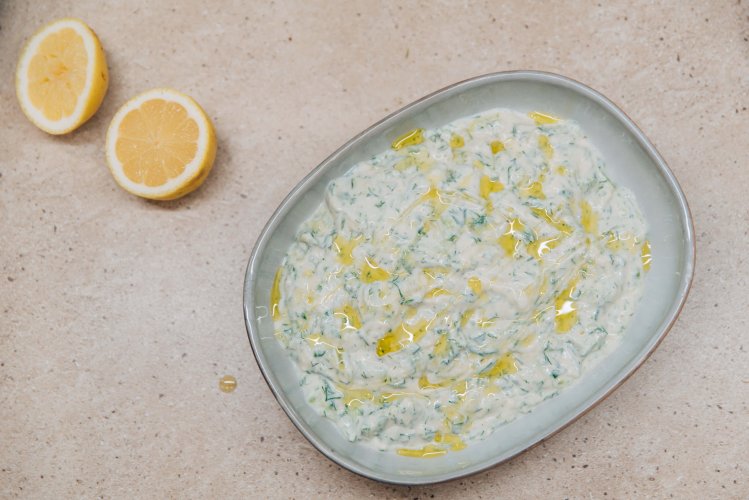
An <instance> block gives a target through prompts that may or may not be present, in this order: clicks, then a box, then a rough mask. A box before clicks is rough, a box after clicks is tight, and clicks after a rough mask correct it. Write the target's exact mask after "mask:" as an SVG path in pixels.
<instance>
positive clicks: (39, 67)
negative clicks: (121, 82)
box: [16, 18, 109, 135]
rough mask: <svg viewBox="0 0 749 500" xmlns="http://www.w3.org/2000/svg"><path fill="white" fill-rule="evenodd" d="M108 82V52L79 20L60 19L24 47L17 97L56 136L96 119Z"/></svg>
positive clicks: (36, 121) (38, 123)
mask: <svg viewBox="0 0 749 500" xmlns="http://www.w3.org/2000/svg"><path fill="white" fill-rule="evenodd" d="M108 83H109V73H108V70H107V61H106V59H105V58H104V49H102V47H101V43H99V39H98V38H97V37H96V34H95V33H94V32H93V31H92V30H91V28H89V27H88V26H86V24H85V23H84V22H83V21H80V20H78V19H71V18H66V19H58V20H57V21H53V22H51V23H49V24H47V25H46V26H44V27H43V28H42V29H40V30H39V31H38V32H37V33H36V34H35V35H34V36H32V37H31V39H30V40H29V42H28V43H27V44H26V47H24V49H23V51H22V52H21V57H20V59H19V60H18V67H17V69H16V95H17V97H18V102H19V103H20V105H21V109H22V110H23V112H24V114H25V115H26V116H27V117H28V119H29V120H31V122H32V123H33V124H34V125H36V126H37V127H39V128H40V129H42V130H44V131H45V132H48V133H50V134H56V135H57V134H65V133H68V132H70V131H72V130H75V129H76V128H78V127H80V126H81V125H82V124H83V123H85V122H86V120H88V119H89V118H91V117H92V116H93V114H94V113H96V110H97V109H99V106H100V105H101V101H102V100H103V99H104V94H106V93H107V85H108Z"/></svg>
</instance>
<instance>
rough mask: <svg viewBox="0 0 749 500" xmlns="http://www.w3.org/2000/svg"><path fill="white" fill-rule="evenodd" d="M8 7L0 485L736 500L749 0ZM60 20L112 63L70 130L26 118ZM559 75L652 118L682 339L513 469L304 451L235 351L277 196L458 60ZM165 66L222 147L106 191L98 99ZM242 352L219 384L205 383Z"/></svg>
mask: <svg viewBox="0 0 749 500" xmlns="http://www.w3.org/2000/svg"><path fill="white" fill-rule="evenodd" d="M651 3H653V2H650V1H641V2H600V3H598V2H549V3H545V2H539V1H532V2H525V1H520V0H518V1H507V2H494V3H486V2H482V3H468V2H422V3H418V2H391V3H389V4H388V5H387V6H382V7H376V6H375V3H374V2H367V1H361V2H350V1H348V2H343V1H342V2H336V3H333V2H323V1H320V2H315V3H312V2H298V3H286V2H275V3H274V2H270V3H269V4H266V3H265V2H262V3H261V2H256V3H254V4H249V3H247V4H246V5H245V4H244V3H243V2H229V1H222V2H205V1H198V0H186V1H182V2H174V3H173V4H167V3H161V2H154V1H148V0H130V1H127V2H124V1H123V2H111V3H110V4H108V5H104V4H102V3H101V2H99V1H79V2H73V1H56V2H52V1H49V2H47V1H34V2H16V1H12V0H5V1H2V2H0V76H1V77H2V78H0V311H2V314H1V315H0V495H2V496H3V497H16V496H19V497H59V496H83V497H94V496H104V497H130V496H144V497H145V496H148V497H160V498H164V497H175V496H180V497H182V496H184V497H217V498H218V497H238V496H249V495H251V494H253V495H257V496H260V497H265V496H273V497H296V498H309V497H313V496H318V497H322V496H336V497H341V498H347V497H360V496H370V495H371V496H378V497H396V498H400V497H404V498H416V497H418V498H432V497H433V498H445V497H450V496H471V497H481V498H496V497H503V496H507V497H513V498H522V497H533V496H546V497H554V498H561V497H579V498H582V497H585V498H589V497H592V498H604V497H608V498H617V497H619V498H621V497H636V496H639V497H644V496H651V495H655V496H669V495H673V496H676V497H682V498H683V497H696V496H703V497H734V498H738V497H745V496H746V495H748V494H749V479H747V476H748V475H749V452H747V443H749V410H748V409H747V400H748V399H749V354H748V351H749V338H748V334H747V331H748V330H749V325H748V324H747V311H749V299H748V298H747V294H746V288H747V279H748V278H749V263H748V262H747V254H746V251H747V248H749V236H747V229H748V228H749V197H747V192H746V190H747V186H749V169H748V168H747V167H748V166H747V160H748V159H749V126H747V122H748V121H749V111H747V106H749V98H748V95H749V41H747V40H748V37H749V5H748V4H749V2H748V1H747V0H744V1H743V2H742V1H741V0H738V1H737V0H725V1H704V2H696V1H691V2H688V1H678V0H674V1H670V2H658V3H659V5H657V6H655V5H651ZM71 15H72V16H77V17H80V18H82V19H84V20H85V21H86V22H87V23H89V24H90V25H91V26H92V27H93V29H94V30H96V32H97V33H98V34H99V36H100V38H101V40H102V43H103V45H104V48H105V51H106V53H107V57H108V62H109V66H110V72H111V85H110V89H109V93H108V95H107V97H106V99H105V102H104V104H103V106H102V108H101V109H100V110H99V112H98V113H97V115H96V116H95V117H94V118H93V119H92V120H91V121H90V122H89V123H87V124H86V125H84V126H83V127H82V128H81V129H79V130H78V131H76V132H75V133H73V134H71V135H69V136H66V137H52V136H48V135H46V134H44V133H43V132H41V131H39V130H37V129H36V128H34V127H33V126H32V125H31V124H30V123H29V122H28V121H26V119H25V118H24V117H23V115H22V114H21V112H20V110H19V108H18V105H17V103H16V99H15V92H14V89H13V73H14V71H15V63H16V58H17V56H18V53H19V51H20V49H21V47H22V44H23V42H24V40H25V39H26V38H27V37H28V36H30V35H31V34H32V33H33V32H34V31H35V30H36V29H37V28H38V27H39V26H40V25H41V24H43V23H45V22H47V21H50V20H52V19H55V18H58V17H62V16H71ZM508 69H540V70H548V71H554V72H559V73H562V74H565V75H567V76H570V77H572V78H575V79H578V80H580V81H582V82H584V83H587V84H588V85H591V86H592V87H594V88H596V89H598V90H600V91H601V92H603V93H604V94H606V95H607V96H608V97H610V98H611V99H612V100H614V101H615V102H616V103H618V104H619V105H620V106H621V107H622V108H623V109H624V110H625V111H626V112H627V113H628V114H629V115H630V116H631V117H632V118H633V119H634V120H635V121H636V122H638V123H639V124H640V126H641V127H642V128H643V130H644V131H645V132H646V133H647V134H648V135H649V136H650V137H651V139H652V140H653V142H654V143H655V144H656V145H657V147H658V148H659V149H660V151H661V153H662V154H663V156H664V157H665V158H666V160H667V161H668V162H669V164H670V166H671V168H672V169H673V171H674V172H675V173H676V175H677V177H678V178H679V180H680V182H681V184H682V187H683V188H684V191H685V192H686V195H687V198H688V199H689V201H690V203H691V208H692V211H693V214H694V218H695V227H696V234H697V237H698V240H697V247H698V252H697V253H698V266H697V274H696V278H695V281H694V287H693V289H692V293H691V296H690V298H689V300H688V302H687V305H686V308H685V310H684V312H683V314H682V315H681V317H680V319H679V321H678V322H677V324H676V326H675V327H674V328H673V330H672V332H671V334H670V335H669V336H668V337H667V338H666V339H665V341H664V342H663V344H662V345H661V347H660V348H659V349H658V351H657V352H656V353H655V355H653V357H652V358H650V360H649V361H648V362H647V363H645V365H644V366H643V367H642V368H641V369H640V370H639V371H638V372H637V373H636V374H635V375H634V376H633V377H632V378H631V379H630V380H629V381H628V382H627V383H626V384H624V386H622V387H621V388H620V389H619V390H618V391H617V392H616V393H614V395H612V396H611V397H610V398H608V399H607V400H606V401H605V402H603V403H602V404H601V405H600V406H598V407H597V408H595V409H594V410H593V411H591V412H590V413H588V414H587V415H586V416H585V417H583V418H582V419H580V420H579V421H578V422H577V423H575V424H574V425H572V426H571V427H569V428H568V429H566V430H565V431H563V432H561V433H560V434H558V435H556V436H554V437H553V438H551V439H549V440H548V441H547V442H545V443H543V444H542V445H541V446H538V447H536V448H535V449H533V450H531V451H529V452H527V453H525V454H523V455H521V456H519V457H517V458H516V459H514V460H512V461H511V462H509V463H506V464H504V465H501V466H499V467H495V468H493V469H491V470H489V471H487V472H484V473H482V474H479V475H476V476H473V477H470V478H467V479H464V480H460V481H455V482H452V483H448V484H443V485H438V486H434V487H424V488H396V487H391V486H386V485H380V484H377V483H374V482H371V481H369V480H365V479H362V478H360V477H358V476H355V475H353V474H351V473H349V472H347V471H345V470H342V469H340V468H339V467H337V466H335V465H333V464H332V463H330V462H329V461H328V460H326V459H324V458H323V457H322V456H321V455H320V454H318V453H317V452H316V451H315V450H314V449H313V448H312V447H311V446H310V445H309V444H308V443H307V442H306V441H305V440H304V438H303V437H302V436H301V434H299V433H298V432H297V431H296V430H295V428H294V427H293V426H292V424H291V423H290V421H289V420H288V419H287V418H286V417H285V416H284V414H283V412H282V411H281V409H280V407H279V406H278V404H277V403H276V402H275V400H274V399H273V396H272V395H271V393H270V391H269V390H268V388H267V387H266V385H265V382H264V381H263V379H262V377H261V375H260V373H259V371H258V368H257V365H256V364H255V361H254V359H253V357H252V354H251V351H250V346H249V344H248V342H247V338H246V334H245V329H244V323H243V319H242V280H243V275H244V270H245V265H246V262H247V259H248V257H249V255H250V251H251V249H252V245H253V243H254V241H255V238H256V237H257V235H258V233H259V231H260V229H261V227H262V226H263V224H264V223H265V221H266V220H267V218H268V217H269V216H270V214H271V213H272V211H273V210H274V209H275V207H276V206H277V204H278V203H279V202H280V201H281V199H282V198H283V197H284V196H285V194H286V193H287V192H288V191H289V190H290V189H291V188H292V187H293V186H294V185H295V184H296V183H297V181H298V180H299V179H301V178H302V177H303V176H304V175H305V174H306V173H307V172H308V171H309V170H310V169H312V168H313V167H314V166H315V165H317V164H318V163H319V162H320V161H321V160H322V159H324V158H325V157H326V156H327V155H328V154H329V153H330V152H332V151H333V150H334V149H335V148H337V147H338V146H340V145H341V144H342V143H343V142H345V141H346V140H347V139H349V138H350V137H351V136H352V135H354V134H355V133H357V132H359V131H360V130H362V129H363V128H365V127H367V126H369V125H370V124H372V123H373V122H375V121H377V120H378V119H380V118H382V117H383V116H385V115H386V114H388V113H390V112H392V111H394V110H396V109H397V108H399V107H401V106H403V105H405V104H407V103H408V102H410V101H412V100H414V99H416V98H418V97H420V96H422V95H424V94H427V93H429V92H432V91H434V90H436V89H439V88H441V87H443V86H445V85H448V84H450V83H453V82H455V81H458V80H462V79H465V78H467V77H471V76H475V75H479V74H482V73H488V72H493V71H499V70H508ZM155 86H171V87H175V88H177V89H180V90H182V91H184V92H186V93H188V94H191V95H192V96H193V97H195V98H196V99H197V100H198V102H200V103H201V104H202V106H203V107H204V108H205V109H206V110H207V112H208V113H209V115H210V116H211V117H212V118H213V120H214V121H215V125H216V128H217V133H218V137H219V152H218V158H217V163H216V167H215V169H214V171H213V173H212V175H211V177H210V178H209V179H208V181H207V182H206V184H205V185H204V186H203V187H202V188H201V189H200V190H198V191H197V192H195V193H194V194H192V195H190V196H188V197H187V198H184V199H182V200H180V201H176V202H168V203H152V202H147V201H143V200H140V199H136V198H135V197H132V196H130V195H128V194H127V193H125V192H123V191H121V190H120V189H119V188H118V187H116V185H115V184H114V181H113V180H112V178H111V176H110V174H109V172H108V170H107V168H106V165H105V162H104V154H103V144H104V135H105V132H106V127H107V125H108V123H109V120H110V119H111V118H112V115H113V113H114V112H115V110H116V109H117V108H118V107H119V106H120V105H121V104H123V103H124V101H125V100H127V99H128V98H129V97H132V96H133V95H135V94H136V93H138V92H140V91H143V90H146V89H148V88H151V87H155ZM224 374H234V375H235V376H236V377H237V379H238V382H239V384H238V388H237V390H236V391H235V392H234V393H232V394H224V393H221V392H220V391H219V390H218V387H217V383H218V379H219V377H220V376H221V375H224Z"/></svg>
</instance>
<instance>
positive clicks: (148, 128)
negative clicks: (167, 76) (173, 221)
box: [106, 89, 216, 200]
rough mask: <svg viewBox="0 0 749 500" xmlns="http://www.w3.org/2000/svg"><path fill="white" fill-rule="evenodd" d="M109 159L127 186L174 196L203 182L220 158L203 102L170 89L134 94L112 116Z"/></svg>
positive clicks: (155, 197) (150, 195)
mask: <svg viewBox="0 0 749 500" xmlns="http://www.w3.org/2000/svg"><path fill="white" fill-rule="evenodd" d="M106 149H107V163H108V164H109V169H110V170H111V171H112V175H113V176H114V179H115V180H116V181H117V183H118V184H119V185H120V186H121V187H122V188H123V189H125V190H126V191H128V192H130V193H132V194H134V195H137V196H141V197H143V198H150V199H152V200H173V199H175V198H179V197H180V196H184V195H186V194H187V193H189V192H191V191H193V190H195V189H197V188H198V186H200V185H201V184H202V183H203V181H204V180H205V178H206V177H208V173H209V172H210V171H211V167H213V160H214V159H215V158H216V134H215V133H214V131H213V125H212V124H211V121H210V120H209V119H208V116H206V114H205V111H203V108H201V107H200V105H199V104H198V103H197V102H195V101H194V100H192V99H191V98H190V97H188V96H186V95H185V94H183V93H181V92H178V91H176V90H172V89H153V90H149V91H147V92H144V93H143V94H140V95H139V96H136V97H134V98H133V99H131V100H130V101H128V102H127V103H125V105H124V106H122V107H121V108H120V109H119V111H117V114H115V115H114V118H112V123H111V124H110V125H109V130H108V131H107V145H106Z"/></svg>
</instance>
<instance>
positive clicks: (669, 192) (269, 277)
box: [244, 71, 694, 485]
mask: <svg viewBox="0 0 749 500" xmlns="http://www.w3.org/2000/svg"><path fill="white" fill-rule="evenodd" d="M492 108H510V109H514V110H517V111H520V112H529V111H534V110H542V111H543V112H545V113H550V114H552V115H554V116H558V117H560V118H562V119H572V120H575V121H576V122H577V123H578V124H579V125H580V126H581V127H582V129H583V131H584V133H585V134H586V135H587V136H588V137H589V139H590V141H591V143H592V144H593V145H595V146H596V147H597V148H598V150H599V151H600V152H601V155H602V156H603V158H604V160H605V162H606V165H607V174H608V175H609V176H610V177H611V179H612V180H613V181H614V182H615V183H617V184H619V185H621V186H626V187H628V188H629V189H630V190H631V191H632V192H633V193H634V194H635V196H636V197H637V201H638V203H639V205H640V207H641V209H642V211H643V214H644V216H645V219H646V220H647V222H648V225H649V228H650V232H649V239H650V241H651V244H652V254H653V264H652V268H651V270H650V272H649V273H648V275H647V277H646V281H645V292H644V296H643V298H642V301H641V303H640V304H639V307H638V309H637V311H636V313H635V315H634V317H633V318H632V322H631V324H630V325H629V329H628V330H627V333H626V335H625V336H624V337H623V340H622V343H621V344H620V345H619V346H618V347H617V348H616V350H615V351H614V352H612V353H611V355H609V356H608V357H607V358H605V359H604V360H603V361H602V362H600V363H599V364H597V365H596V366H595V367H593V368H592V369H591V370H590V371H588V372H587V373H586V374H585V375H584V376H583V377H582V378H581V379H579V380H578V381H577V382H576V383H575V384H573V385H571V386H570V387H568V388H566V389H565V390H564V391H562V392H561V394H560V395H559V396H556V397H554V398H551V399H548V400H546V401H545V402H543V403H542V404H540V405H539V406H537V407H535V408H534V409H533V410H532V411H531V412H530V413H528V414H525V415H521V416H519V417H518V418H517V419H516V420H515V421H513V422H510V423H509V424H506V425H503V426H501V427H499V428H498V429H497V430H496V431H495V432H494V433H493V434H492V435H491V436H490V437H489V438H487V439H486V440H485V441H483V442H478V443H472V444H471V445H470V446H468V448H466V449H465V450H462V451H460V452H455V453H448V454H447V455H444V456H442V457H438V458H430V459H414V458H408V457H402V456H399V455H397V454H395V453H393V452H378V451H375V450H373V449H371V448H369V447H368V446H366V445H364V444H361V443H351V442H349V441H347V440H346V439H345V438H344V437H343V436H342V435H341V434H340V433H339V431H338V430H337V428H336V427H335V426H334V424H333V423H332V422H331V421H329V420H327V419H325V418H324V417H321V416H319V415H318V414H317V413H316V412H315V411H314V410H313V409H312V408H311V407H310V406H308V405H307V403H306V402H305V400H304V395H303V393H302V391H301V388H300V387H299V371H298V369H297V368H296V366H295V365H294V363H293V362H292V361H291V359H290V358H289V356H288V355H287V353H286V352H285V350H284V349H283V347H282V346H281V345H280V344H279V343H278V341H277V340H276V338H275V337H274V335H273V322H272V319H271V318H270V316H269V314H268V310H269V301H270V289H271V285H272V283H273V277H274V274H275V272H276V269H277V268H278V266H279V265H280V264H281V260H282V259H283V257H284V255H285V254H286V251H287V249H288V247H289V245H290V244H291V242H292V241H293V239H294V235H295V233H296V230H297V228H298V227H299V225H300V223H301V222H302V221H303V220H305V219H306V218H307V217H308V216H309V215H310V214H311V213H312V212H313V210H314V209H315V208H316V207H317V206H318V204H319V203H320V202H321V201H322V199H323V195H324V193H325V188H326V185H327V184H328V182H330V181H331V180H332V179H334V178H336V177H338V176H340V175H342V174H343V173H344V172H346V171H347V170H349V169H350V168H351V167H352V166H353V165H355V164H356V163H358V162H359V161H361V160H364V159H367V158H370V157H371V156H373V155H375V154H377V153H379V152H381V151H384V150H385V149H387V148H388V147H390V144H391V142H392V141H393V140H394V139H395V138H396V137H398V136H400V135H401V134H403V133H404V132H406V131H409V130H411V129H414V128H435V127H440V126H442V125H444V124H446V123H448V122H451V121H453V120H455V119H457V118H461V117H464V116H469V115H473V114H475V113H479V112H482V111H486V110H489V109H492ZM693 232H694V231H693V227H692V220H691V216H690V214H689V208H688V207H687V202H686V199H685V198H684V194H683V193H682V191H681V189H680V188H679V184H678V183H677V181H676V179H675V178H674V175H673V173H672V172H671V170H669V168H668V166H667V165H666V163H665V162H664V161H663V159H662V158H661V156H660V155H659V154H658V152H657V151H656V150H655V148H654V147H653V145H652V144H651V143H650V141H649V140H648V139H647V138H646V137H645V135H644V134H643V133H642V131H640V129H639V128H637V126H636V125H635V124H634V123H633V122H632V120H630V119H629V118H628V117H627V116H626V115H625V114H624V113H623V112H622V111H621V110H620V109H619V108H618V107H616V106H615V105H614V104H613V103H612V102H611V101H609V100H608V99H607V98H606V97H604V96H603V95H601V94H599V93H598V92H596V91H594V90H592V89H590V88H588V87H586V86H585V85H582V84H580V83H578V82H575V81H573V80H570V79H568V78H565V77H562V76H559V75H554V74H550V73H541V72H535V71H516V72H506V73H495V74H491V75H485V76H480V77H477V78H473V79H470V80H466V81H463V82H460V83H456V84H455V85H451V86H450V87H447V88H445V89H442V90H439V91H437V92H435V93H433V94H431V95H428V96H426V97H424V98H422V99H419V100H418V101H416V102H414V103H413V104H410V105H408V106H406V107H405V108H403V109H401V110H400V111H397V112H395V113H393V114H392V115H390V116H388V117H387V118H385V119H383V120H382V121H380V122H379V123H377V124H375V125H373V126H371V127H370V128H368V129H367V130H365V131H364V132H362V133H361V134H359V135H357V136H356V137H354V138H353V139H351V140H350V141H349V142H347V143H346V144H345V145H344V146H343V147H341V148H340V149H339V150H338V151H336V152H335V153H333V154H332V155H331V156H330V157H329V158H328V159H326V160H325V161H323V162H322V163H321V164H320V165H318V166H317V167H316V168H315V169H314V170H313V171H312V172H311V173H310V174H309V175H308V176H307V177H305V178H304V179H303V180H302V181H301V182H300V183H299V184H298V185H297V186H296V187H295V188H294V190H293V191H292V192H291V193H290V194H289V195H288V196H287V197H286V199H285V200H284V201H283V202H282V203H281V205H280V206H279V207H278V209H277V210H276V212H275V213H274V214H273V216H272V217H271V218H270V220H269V221H268V223H267V225H266V226H265V229H263V231H262V233H261V235H260V237H259V238H258V240H257V244H256V245H255V249H254V251H253V252H252V256H251V257H250V261H249V265H248V268H247V274H246V276H245V284H244V313H245V322H246V325H247V332H248V335H249V338H250V343H251V345H252V349H253V351H254V353H255V358H256V359H257V362H258V365H259V366H260V370H261V371H262V373H263V375H264V376H265V379H266V381H267V382H268V385H269V386H270V388H271V390H272V391H273V394H274V395H275V396H276V399H278V402H279V404H280V405H281V407H282V408H283V409H284V411H285V412H286V414H287V415H288V416H289V418H290V419H291V421H292V422H293V423H294V425H296V426H297V428H298V429H299V430H300V431H301V433H302V434H303V435H304V436H305V437H306V438H307V439H308V440H309V441H310V442H311V443H312V444H313V445H314V446H315V447H316V448H317V449H318V450H320V452H321V453H323V454H324V455H325V456H327V457H328V458H330V459H331V460H333V461H334V462H336V463H338V464H340V465H341V466H343V467H345V468H347V469H349V470H351V471H353V472H356V473H357V474H361V475H363V476H366V477H369V478H372V479H376V480H379V481H385V482H389V483H397V484H411V485H413V484H428V483H435V482H440V481H446V480H450V479H455V478H458V477H462V476H466V475H468V474H473V473H475V472H478V471H481V470H484V469H487V468H489V467H492V466H494V465H496V464H499V463H501V462H503V461H505V460H507V459H509V458H511V457H513V456H515V455H517V454H518V453H520V452H522V451H523V450H525V449H527V448H529V447H531V446H533V445H534V444H536V443H538V442H540V441H541V440H543V439H545V438H547V437H549V436H550V435H552V434H554V433H555V432H558V431H559V430H560V429H562V428H564V427H565V426H566V425H568V424H569V423H571V422H573V421H574V420H575V419H577V418H578V417H580V416H581V415H582V414H583V413H585V412H586V411H588V410H589V409H590V408H591V407H592V406H594V405H595V404H596V403H598V402H600V401H601V400H602V399H603V398H604V397H606V396H607V395H608V394H609V393H611V391H613V390H614V389H615V388H616V387H617V386H619V385H620V384H621V383H622V382H623V381H624V380H625V379H626V378H627V377H628V376H629V375H631V374H632V372H633V371H634V370H635V369H637V367H638V366H640V364H642V362H643V361H644V360H645V359H646V358H647V357H648V355H649V354H650V353H652V352H653V350H654V349H655V348H656V346H657V345H658V343H659V342H660V341H661V340H662V339H663V337H664V336H665V335H666V333H667V332H668V330H669V328H671V325H672V324H673V323H674V321H675V319H676V316H677V315H678V314H679V311H680V309H681V307H682V305H683V304H684V301H685V299H686V295H687V292H688V290H689V286H690V284H691V280H692V274H693V269H694V235H693Z"/></svg>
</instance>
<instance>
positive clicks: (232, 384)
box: [218, 375, 237, 392]
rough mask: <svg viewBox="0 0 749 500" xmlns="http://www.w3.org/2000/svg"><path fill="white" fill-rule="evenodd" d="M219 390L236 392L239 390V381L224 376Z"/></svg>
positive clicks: (219, 383) (229, 376)
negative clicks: (235, 390)
mask: <svg viewBox="0 0 749 500" xmlns="http://www.w3.org/2000/svg"><path fill="white" fill-rule="evenodd" d="M218 388H219V389H221V392H234V389H236V388H237V379H236V378H234V377H232V376H231V375H224V376H223V377H221V378H220V379H219V381H218Z"/></svg>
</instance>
